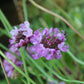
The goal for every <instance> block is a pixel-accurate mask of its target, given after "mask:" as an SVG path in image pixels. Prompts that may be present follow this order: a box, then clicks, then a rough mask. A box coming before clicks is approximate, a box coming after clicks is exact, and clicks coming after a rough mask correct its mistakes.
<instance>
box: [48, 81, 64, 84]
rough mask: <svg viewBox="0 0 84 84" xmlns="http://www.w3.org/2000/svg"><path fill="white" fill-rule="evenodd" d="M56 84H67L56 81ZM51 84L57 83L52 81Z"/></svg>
mask: <svg viewBox="0 0 84 84" xmlns="http://www.w3.org/2000/svg"><path fill="white" fill-rule="evenodd" d="M56 82H57V84H65V82H58V81H57V80H56ZM49 84H55V83H54V82H52V81H49Z"/></svg>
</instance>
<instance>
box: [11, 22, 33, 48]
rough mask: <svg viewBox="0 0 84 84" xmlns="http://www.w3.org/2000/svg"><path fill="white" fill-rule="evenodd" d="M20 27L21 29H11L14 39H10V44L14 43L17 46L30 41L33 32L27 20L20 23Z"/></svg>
mask: <svg viewBox="0 0 84 84" xmlns="http://www.w3.org/2000/svg"><path fill="white" fill-rule="evenodd" d="M19 27H20V28H19V29H18V28H17V27H15V29H13V30H11V32H10V34H11V35H12V39H10V40H9V41H10V44H14V45H15V46H16V47H17V48H18V47H20V46H24V45H25V44H27V43H29V42H30V37H31V36H32V32H33V31H32V29H31V28H30V25H29V22H27V21H25V22H24V24H20V25H19Z"/></svg>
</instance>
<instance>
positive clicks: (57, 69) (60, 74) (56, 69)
mask: <svg viewBox="0 0 84 84" xmlns="http://www.w3.org/2000/svg"><path fill="white" fill-rule="evenodd" d="M51 63H52V65H53V67H54V68H55V70H56V71H57V72H58V73H59V75H60V76H62V77H63V78H64V76H63V74H62V73H61V72H60V71H59V70H58V68H57V67H56V65H55V63H54V62H53V60H51Z"/></svg>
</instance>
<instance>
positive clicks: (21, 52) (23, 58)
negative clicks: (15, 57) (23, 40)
mask: <svg viewBox="0 0 84 84" xmlns="http://www.w3.org/2000/svg"><path fill="white" fill-rule="evenodd" d="M20 54H21V56H22V61H23V65H24V70H25V74H26V76H27V77H26V78H27V82H28V84H30V82H29V76H28V71H27V65H26V62H25V54H24V50H23V49H22V48H20Z"/></svg>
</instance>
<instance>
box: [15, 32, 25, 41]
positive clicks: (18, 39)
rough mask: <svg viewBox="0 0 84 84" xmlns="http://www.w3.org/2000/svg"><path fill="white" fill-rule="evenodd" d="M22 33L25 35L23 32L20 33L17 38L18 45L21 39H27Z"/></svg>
mask: <svg viewBox="0 0 84 84" xmlns="http://www.w3.org/2000/svg"><path fill="white" fill-rule="evenodd" d="M22 33H23V32H22V31H21V32H18V35H17V37H16V43H19V42H20V39H23V40H25V37H26V36H24V35H23V34H22Z"/></svg>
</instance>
